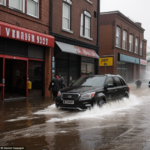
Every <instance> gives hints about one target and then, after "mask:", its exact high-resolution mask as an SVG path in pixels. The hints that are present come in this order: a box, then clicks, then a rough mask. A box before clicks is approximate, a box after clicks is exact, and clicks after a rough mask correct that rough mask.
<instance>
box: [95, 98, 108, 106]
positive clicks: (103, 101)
mask: <svg viewBox="0 0 150 150" xmlns="http://www.w3.org/2000/svg"><path fill="white" fill-rule="evenodd" d="M105 103H106V102H105V100H104V99H100V100H98V103H97V105H98V106H99V107H101V106H103V105H104V104H105Z"/></svg>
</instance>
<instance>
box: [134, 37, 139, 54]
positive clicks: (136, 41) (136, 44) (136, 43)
mask: <svg viewBox="0 0 150 150" xmlns="http://www.w3.org/2000/svg"><path fill="white" fill-rule="evenodd" d="M134 53H136V54H138V38H137V37H136V38H135V51H134Z"/></svg>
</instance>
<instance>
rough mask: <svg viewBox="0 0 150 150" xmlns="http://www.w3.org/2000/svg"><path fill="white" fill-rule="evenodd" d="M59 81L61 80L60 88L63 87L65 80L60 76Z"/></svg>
mask: <svg viewBox="0 0 150 150" xmlns="http://www.w3.org/2000/svg"><path fill="white" fill-rule="evenodd" d="M60 82H61V89H63V88H64V87H65V80H64V78H63V77H60Z"/></svg>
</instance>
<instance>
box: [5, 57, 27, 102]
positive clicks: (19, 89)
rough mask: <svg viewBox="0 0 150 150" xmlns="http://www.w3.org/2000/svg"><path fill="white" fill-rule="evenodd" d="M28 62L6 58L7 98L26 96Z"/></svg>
mask: <svg viewBox="0 0 150 150" xmlns="http://www.w3.org/2000/svg"><path fill="white" fill-rule="evenodd" d="M26 67H27V62H26V61H22V60H14V59H5V99H10V98H11V99H12V98H20V97H26V78H27V77H26V75H27V72H26V70H27V68H26Z"/></svg>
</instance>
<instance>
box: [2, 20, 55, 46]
mask: <svg viewBox="0 0 150 150" xmlns="http://www.w3.org/2000/svg"><path fill="white" fill-rule="evenodd" d="M0 37H4V38H10V39H14V40H19V41H23V42H28V43H32V44H37V45H42V46H48V47H54V42H55V38H54V37H53V36H50V35H47V34H43V33H39V32H36V31H32V30H29V29H25V28H21V27H18V26H15V25H11V24H8V23H4V22H0Z"/></svg>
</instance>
